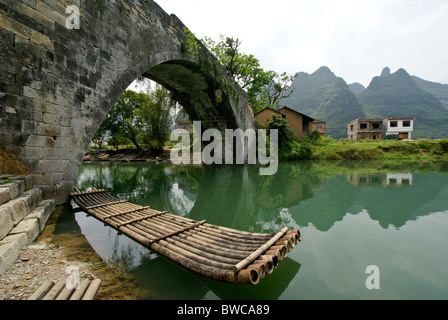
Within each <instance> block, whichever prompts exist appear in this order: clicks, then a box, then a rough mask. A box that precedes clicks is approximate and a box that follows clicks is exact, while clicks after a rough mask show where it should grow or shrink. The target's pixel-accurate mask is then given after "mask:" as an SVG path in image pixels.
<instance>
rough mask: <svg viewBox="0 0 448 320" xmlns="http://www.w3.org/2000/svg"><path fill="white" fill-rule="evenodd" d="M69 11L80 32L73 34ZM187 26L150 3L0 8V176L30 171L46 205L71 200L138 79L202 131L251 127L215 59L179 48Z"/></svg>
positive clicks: (17, 0) (26, 0)
mask: <svg viewBox="0 0 448 320" xmlns="http://www.w3.org/2000/svg"><path fill="white" fill-rule="evenodd" d="M70 5H76V6H77V7H78V8H79V9H80V19H79V21H80V24H79V29H69V28H67V26H66V21H67V19H68V18H70V16H71V15H70V12H69V11H67V7H68V6H70ZM67 12H69V13H67ZM184 27H185V26H184V24H183V23H182V22H181V21H180V20H179V19H178V18H177V17H176V16H174V15H168V14H167V13H166V12H165V11H163V9H162V8H160V7H159V6H158V5H157V4H156V3H155V2H154V1H151V0H132V1H130V0H120V1H118V0H109V1H106V0H95V1H90V0H84V1H83V0H67V1H59V0H57V1H50V0H40V1H34V0H0V38H1V39H2V43H3V44H2V48H1V49H0V77H1V78H0V136H1V137H2V138H1V139H0V174H1V173H21V172H23V173H32V174H33V175H34V177H35V182H36V184H39V185H41V186H42V188H43V189H44V194H45V196H46V197H53V198H56V199H57V200H58V202H60V203H62V202H64V201H66V200H67V196H68V193H69V192H71V191H72V189H73V182H74V180H75V179H76V176H77V172H78V167H79V165H80V164H81V162H82V159H83V157H84V155H85V152H86V150H87V148H88V146H89V144H90V142H91V139H92V137H93V135H94V134H95V132H96V130H97V129H98V127H99V125H100V124H101V122H102V120H103V119H104V117H105V116H106V114H107V113H108V112H109V110H110V109H111V107H112V106H113V104H114V103H115V102H116V100H117V99H118V97H119V96H120V95H121V93H122V92H123V91H124V90H125V89H126V88H127V87H128V86H129V85H130V84H131V83H132V82H133V81H134V80H135V79H136V78H138V77H140V76H144V77H147V78H150V79H152V80H154V81H156V82H158V83H160V84H162V85H163V86H165V87H166V88H167V89H169V90H170V91H171V92H172V93H173V94H174V95H175V96H176V98H177V99H178V100H179V102H180V103H181V104H182V105H183V106H184V108H185V109H186V111H187V113H188V114H189V115H190V117H191V119H192V120H200V121H202V122H203V126H202V127H203V129H204V130H205V129H207V128H216V129H219V130H224V129H227V128H231V129H235V128H242V129H243V130H245V129H248V128H252V127H253V113H252V111H251V110H250V107H249V106H248V103H247V96H246V94H245V92H244V91H243V90H242V89H241V88H239V87H238V86H237V85H236V84H235V83H231V82H229V81H228V80H226V78H225V77H224V76H223V74H224V73H223V72H219V68H218V67H216V65H215V62H216V59H215V58H214V57H213V56H212V55H211V53H210V52H209V51H208V50H207V49H206V48H204V47H203V46H202V47H201V48H200V50H199V51H198V53H197V54H195V55H190V54H188V53H185V52H184V50H182V44H183V43H185V41H186V37H185V33H184ZM217 92H219V93H220V94H219V95H217ZM218 96H219V98H218Z"/></svg>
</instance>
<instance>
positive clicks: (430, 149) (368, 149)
mask: <svg viewBox="0 0 448 320" xmlns="http://www.w3.org/2000/svg"><path fill="white" fill-rule="evenodd" d="M308 147H309V148H310V150H311V154H310V157H309V159H308V160H400V159H403V160H443V161H448V140H403V141H398V140H362V141H358V142H351V141H347V140H340V141H335V140H332V139H327V138H323V139H319V140H317V141H314V142H313V143H309V144H308Z"/></svg>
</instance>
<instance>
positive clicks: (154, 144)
mask: <svg viewBox="0 0 448 320" xmlns="http://www.w3.org/2000/svg"><path fill="white" fill-rule="evenodd" d="M175 107H176V102H175V101H174V100H173V98H172V96H171V93H170V92H169V91H168V90H166V89H165V88H163V87H162V86H160V85H156V88H155V90H153V91H150V92H149V95H148V99H147V100H145V103H143V104H142V105H141V107H140V108H139V109H138V110H137V116H138V118H139V120H140V124H141V129H142V140H143V143H144V144H145V145H147V146H148V147H149V149H150V150H151V151H152V152H155V153H160V152H161V151H162V150H163V146H164V145H165V142H166V141H167V139H168V137H169V135H170V132H171V129H172V123H173V121H172V119H173V114H174V112H173V111H174V108H175Z"/></svg>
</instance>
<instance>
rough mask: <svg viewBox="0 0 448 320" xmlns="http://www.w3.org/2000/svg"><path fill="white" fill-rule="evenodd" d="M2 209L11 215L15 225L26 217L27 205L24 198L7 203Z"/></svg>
mask: <svg viewBox="0 0 448 320" xmlns="http://www.w3.org/2000/svg"><path fill="white" fill-rule="evenodd" d="M2 209H3V210H5V211H8V212H9V213H10V214H11V217H12V221H13V223H14V225H17V224H18V223H19V222H20V221H22V219H23V218H25V217H26V216H27V215H28V209H27V204H26V200H25V199H24V198H21V199H15V200H12V201H9V202H8V203H5V204H4V205H2Z"/></svg>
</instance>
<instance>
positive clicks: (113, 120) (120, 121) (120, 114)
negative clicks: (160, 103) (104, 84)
mask: <svg viewBox="0 0 448 320" xmlns="http://www.w3.org/2000/svg"><path fill="white" fill-rule="evenodd" d="M148 100H149V97H148V95H147V94H144V93H137V92H135V91H132V90H126V91H125V92H123V94H122V95H121V96H120V97H119V98H118V100H117V102H116V103H115V104H114V106H113V107H112V109H111V111H110V112H109V119H108V120H107V121H110V123H108V128H109V131H110V133H111V135H112V137H116V138H117V139H118V140H120V139H121V138H128V139H129V140H130V141H131V142H132V143H133V144H134V146H135V147H136V149H137V151H138V152H140V151H142V150H143V149H142V147H141V146H140V144H139V142H138V136H139V134H140V133H141V131H142V124H141V122H140V119H139V117H138V116H137V114H138V113H139V112H138V110H139V109H140V108H141V107H142V106H143V105H145V104H146V103H148Z"/></svg>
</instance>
